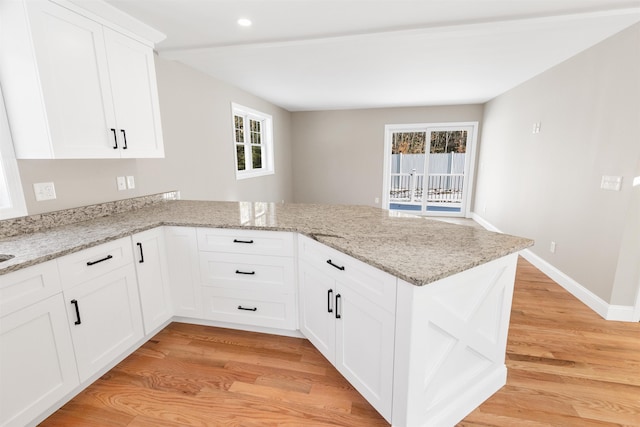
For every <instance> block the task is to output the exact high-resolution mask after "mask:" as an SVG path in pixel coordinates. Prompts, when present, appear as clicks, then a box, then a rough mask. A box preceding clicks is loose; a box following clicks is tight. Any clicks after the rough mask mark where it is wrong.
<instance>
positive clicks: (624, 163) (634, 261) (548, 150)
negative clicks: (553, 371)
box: [474, 24, 640, 306]
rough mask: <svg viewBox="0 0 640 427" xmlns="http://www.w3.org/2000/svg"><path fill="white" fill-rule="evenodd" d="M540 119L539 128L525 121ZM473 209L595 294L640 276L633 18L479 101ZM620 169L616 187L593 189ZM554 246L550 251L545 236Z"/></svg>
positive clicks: (605, 296)
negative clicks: (480, 123)
mask: <svg viewBox="0 0 640 427" xmlns="http://www.w3.org/2000/svg"><path fill="white" fill-rule="evenodd" d="M537 122H539V123H540V125H541V126H540V133H537V134H533V133H532V126H533V124H534V123H537ZM481 141H482V142H481V144H480V152H479V159H478V168H477V180H476V191H475V204H474V212H475V213H476V214H478V215H479V216H481V217H482V218H484V219H485V220H486V221H488V222H489V223H490V224H492V225H494V226H495V227H496V228H498V229H499V230H501V231H503V232H506V233H512V234H517V235H521V236H526V237H530V238H533V239H535V241H536V245H535V246H534V247H533V248H532V251H533V252H534V253H535V254H536V255H538V256H539V257H541V258H542V259H543V260H545V261H547V262H548V263H549V264H551V265H552V266H554V267H555V268H557V269H559V270H560V271H562V272H563V273H565V274H566V275H568V276H569V277H571V278H572V279H574V280H575V281H577V282H578V283H579V284H581V285H582V286H584V287H586V288H587V289H588V290H590V291H591V292H593V293H594V294H595V295H597V296H598V297H600V298H601V299H602V300H604V301H605V302H607V303H609V304H613V305H624V306H632V305H633V304H634V301H635V295H636V292H637V291H638V284H639V283H640V280H639V277H640V273H639V269H640V209H639V198H640V194H639V193H640V187H632V180H633V177H634V176H639V175H640V24H637V25H635V26H633V27H630V28H628V29H627V30H625V31H623V32H621V33H619V34H617V35H615V36H614V37H612V38H609V39H607V40H605V41H603V42H601V43H600V44H598V45H596V46H594V47H592V48H590V49H588V50H586V51H584V52H582V53H580V54H579V55H577V56H575V57H573V58H571V59H569V60H567V61H565V62H564V63H562V64H560V65H558V66H556V67H554V68H552V69H550V70H548V71H546V72H544V73H542V74H541V75H538V76H536V77H535V78H533V79H531V80H529V81H528V82H526V83H524V84H522V85H520V86H518V87H516V88H514V89H512V90H510V91H508V92H506V93H505V94H503V95H500V96H498V97H497V98H495V99H493V100H491V101H490V102H488V103H487V104H485V110H484V120H483V130H482V133H481ZM603 175H614V176H616V175H617V176H622V177H623V181H622V189H621V190H620V191H607V190H603V189H601V188H600V183H601V179H602V176H603ZM552 241H554V242H556V244H557V246H556V252H555V253H551V252H550V245H551V242H552Z"/></svg>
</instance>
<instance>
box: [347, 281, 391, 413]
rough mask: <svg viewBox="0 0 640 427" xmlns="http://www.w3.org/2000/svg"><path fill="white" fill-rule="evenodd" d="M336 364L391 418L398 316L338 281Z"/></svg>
mask: <svg viewBox="0 0 640 427" xmlns="http://www.w3.org/2000/svg"><path fill="white" fill-rule="evenodd" d="M336 292H337V300H336V311H337V313H338V315H339V317H340V318H339V319H336V358H335V363H334V366H335V367H336V368H337V369H338V371H340V373H341V374H342V375H344V377H345V378H346V379H347V380H348V381H349V382H350V383H351V384H352V385H353V386H354V387H355V388H356V390H358V391H359V392H360V394H362V395H363V396H364V397H365V399H367V401H368V402H369V403H371V405H372V406H373V407H374V408H376V409H377V410H378V412H380V414H382V416H384V417H385V418H386V419H387V420H391V404H392V394H393V357H394V356H393V355H394V336H395V315H394V314H393V313H391V312H389V311H387V310H385V309H383V308H382V307H380V306H379V305H377V304H374V303H372V302H371V301H370V300H368V299H367V298H365V297H364V296H363V295H361V294H359V293H358V292H356V291H355V290H354V287H353V286H349V284H348V282H347V281H339V282H338V286H337V291H336Z"/></svg>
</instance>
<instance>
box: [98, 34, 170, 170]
mask: <svg viewBox="0 0 640 427" xmlns="http://www.w3.org/2000/svg"><path fill="white" fill-rule="evenodd" d="M104 36H105V42H106V47H107V58H108V62H109V76H110V77H111V90H112V93H113V103H114V108H115V114H116V123H117V125H118V130H117V132H118V136H119V137H120V142H121V147H120V148H121V156H122V157H127V158H135V157H164V148H163V143H162V129H161V126H160V110H159V107H158V90H157V86H156V73H155V64H154V61H153V50H152V49H151V47H149V46H146V45H144V44H142V43H140V42H138V41H136V40H133V39H131V38H129V37H127V36H125V35H123V34H120V33H117V32H115V31H113V30H110V29H108V28H105V29H104Z"/></svg>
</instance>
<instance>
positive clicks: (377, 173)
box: [291, 105, 482, 207]
mask: <svg viewBox="0 0 640 427" xmlns="http://www.w3.org/2000/svg"><path fill="white" fill-rule="evenodd" d="M292 116H293V119H292V120H293V124H292V132H291V133H292V140H293V178H294V184H293V196H294V200H295V201H296V202H306V203H338V204H356V205H371V206H378V207H379V206H380V204H379V203H378V204H375V203H374V199H375V198H376V197H378V198H380V200H382V174H383V162H384V126H385V125H386V124H402V123H442V122H470V121H478V122H480V121H481V120H482V105H459V106H441V107H413V108H379V109H363V110H336V111H311V112H296V113H293V114H292Z"/></svg>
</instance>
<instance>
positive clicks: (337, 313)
mask: <svg viewBox="0 0 640 427" xmlns="http://www.w3.org/2000/svg"><path fill="white" fill-rule="evenodd" d="M340 301H342V296H341V295H340V294H338V295H336V319H342V314H340V305H338V303H339V302H340Z"/></svg>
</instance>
